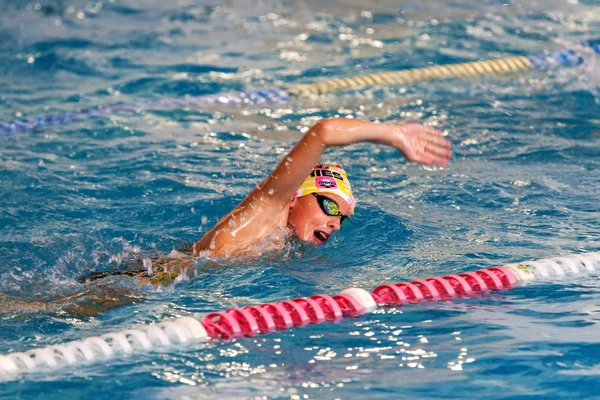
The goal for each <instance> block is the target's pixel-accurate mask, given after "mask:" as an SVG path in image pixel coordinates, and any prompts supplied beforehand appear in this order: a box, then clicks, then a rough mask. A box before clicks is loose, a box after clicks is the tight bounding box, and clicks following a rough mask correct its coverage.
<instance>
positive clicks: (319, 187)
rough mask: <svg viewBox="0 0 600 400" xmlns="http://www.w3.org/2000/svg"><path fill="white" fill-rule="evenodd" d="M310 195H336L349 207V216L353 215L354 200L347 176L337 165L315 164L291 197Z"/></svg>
mask: <svg viewBox="0 0 600 400" xmlns="http://www.w3.org/2000/svg"><path fill="white" fill-rule="evenodd" d="M311 193H332V194H337V195H338V196H340V197H341V198H342V199H344V200H345V201H346V203H348V205H349V206H350V214H352V213H354V206H356V199H355V198H354V196H352V187H351V186H350V181H349V180H348V174H346V171H344V168H342V166H341V165H338V164H317V165H315V167H314V168H313V170H312V172H311V174H310V175H309V176H308V178H306V179H305V180H304V182H303V183H302V185H300V188H299V189H298V190H297V191H296V193H294V196H293V197H302V196H306V195H307V194H311Z"/></svg>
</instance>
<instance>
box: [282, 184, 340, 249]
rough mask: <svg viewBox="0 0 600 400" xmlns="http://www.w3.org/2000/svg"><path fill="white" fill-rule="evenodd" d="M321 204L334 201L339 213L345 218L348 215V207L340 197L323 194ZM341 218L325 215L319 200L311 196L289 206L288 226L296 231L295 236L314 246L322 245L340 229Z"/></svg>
mask: <svg viewBox="0 0 600 400" xmlns="http://www.w3.org/2000/svg"><path fill="white" fill-rule="evenodd" d="M320 196H321V202H323V200H325V203H326V202H327V200H329V201H334V202H335V203H336V204H337V207H338V209H339V212H340V213H341V214H342V215H344V216H346V215H348V214H349V213H350V211H351V210H350V205H348V203H346V202H345V201H344V200H343V199H342V198H341V197H340V196H338V195H336V194H332V193H324V194H322V195H320ZM341 222H342V216H340V215H327V214H326V213H325V211H323V209H322V208H321V206H320V205H319V199H318V197H317V196H314V195H313V194H309V195H306V196H302V197H298V198H296V199H294V200H293V201H292V203H291V205H290V212H289V216H288V224H289V225H291V226H292V227H293V228H294V229H295V230H296V236H298V237H299V238H300V239H302V240H304V241H306V242H311V243H314V244H323V243H325V242H326V241H327V240H328V239H329V236H330V235H331V233H332V232H334V231H337V230H339V229H340V226H341Z"/></svg>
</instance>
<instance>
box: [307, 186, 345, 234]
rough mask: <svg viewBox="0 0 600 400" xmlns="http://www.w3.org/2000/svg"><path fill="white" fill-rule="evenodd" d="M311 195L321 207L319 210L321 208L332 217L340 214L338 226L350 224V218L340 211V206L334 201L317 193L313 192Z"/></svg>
mask: <svg viewBox="0 0 600 400" xmlns="http://www.w3.org/2000/svg"><path fill="white" fill-rule="evenodd" d="M313 195H314V196H315V197H316V198H317V202H318V203H319V207H321V210H323V212H324V213H325V214H326V215H330V216H332V217H337V216H340V217H341V218H340V226H342V227H344V228H347V227H349V226H350V218H348V216H347V215H344V214H342V213H341V212H340V208H339V207H338V205H337V203H336V202H335V201H333V200H331V199H330V198H329V197H326V196H323V195H320V194H318V193H313Z"/></svg>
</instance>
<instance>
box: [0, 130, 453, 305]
mask: <svg viewBox="0 0 600 400" xmlns="http://www.w3.org/2000/svg"><path fill="white" fill-rule="evenodd" d="M360 142H375V143H380V144H383V145H388V146H392V147H395V148H396V149H398V150H399V151H400V152H401V153H402V154H403V155H404V156H405V157H406V158H407V159H408V160H409V161H412V162H417V163H421V164H426V165H433V164H436V165H446V164H447V163H448V160H449V159H450V157H451V151H450V142H449V141H448V140H446V139H444V138H443V136H442V133H441V132H440V131H438V130H436V129H434V128H430V127H426V126H424V125H420V124H416V123H405V124H380V123H372V122H367V121H361V120H354V119H345V118H335V119H324V120H322V121H320V122H318V123H317V124H315V125H314V126H313V127H312V128H311V129H309V130H308V131H307V132H306V133H305V134H304V136H303V137H302V138H301V139H300V141H299V142H298V143H297V144H296V145H295V146H294V147H293V148H292V150H291V151H290V152H289V153H288V154H287V155H286V156H285V157H284V158H283V160H282V161H281V162H280V163H279V164H278V165H277V167H276V168H275V170H274V171H273V172H272V173H271V174H270V175H269V176H267V177H266V178H265V179H264V180H263V181H262V182H261V183H260V184H258V185H257V186H256V187H255V188H254V189H253V190H252V191H251V192H250V193H249V194H248V196H246V198H245V199H244V200H242V202H241V203H240V204H239V205H238V206H237V207H235V208H234V209H233V210H231V211H230V212H229V213H228V214H227V215H225V216H224V217H223V218H221V219H220V220H219V222H217V224H216V225H215V226H214V227H213V228H212V229H211V230H210V231H208V232H207V233H206V234H205V235H204V236H203V237H202V238H201V239H200V240H199V241H198V242H196V243H194V244H193V245H192V246H191V248H190V249H187V250H184V251H177V250H173V251H172V252H171V253H170V254H168V255H166V256H161V257H157V258H155V259H154V260H153V261H152V263H151V268H148V266H147V262H146V261H144V262H140V263H139V264H138V265H137V268H136V267H134V268H131V266H130V268H129V269H127V270H121V271H106V272H92V273H91V274H89V275H87V276H84V277H81V278H80V282H82V283H84V282H85V283H89V282H94V283H101V286H98V287H97V288H94V289H93V295H92V296H90V295H89V293H87V294H86V295H85V296H83V297H82V300H84V301H82V302H81V304H79V305H77V304H76V308H73V306H72V305H73V304H72V302H71V301H69V300H70V299H68V298H67V299H66V300H65V299H63V300H61V301H58V300H57V301H53V302H50V303H41V302H36V301H29V302H26V301H21V302H17V301H14V299H12V302H11V304H13V303H14V304H13V307H12V311H16V310H19V311H24V310H31V311H33V310H37V311H43V310H50V309H53V310H57V309H58V310H61V311H62V312H68V313H76V314H79V315H95V313H96V312H97V313H100V312H102V311H105V310H107V309H109V308H112V307H114V306H117V305H121V304H127V303H131V302H136V301H140V300H142V298H141V297H140V296H139V295H138V294H136V293H132V292H129V291H128V290H125V291H123V290H122V289H120V288H116V289H113V291H112V295H111V296H108V297H107V298H109V299H110V301H108V302H107V301H104V298H105V297H106V296H104V295H102V293H104V291H105V290H107V289H106V288H105V287H104V282H102V281H105V278H107V277H110V276H113V275H125V276H130V277H133V278H135V279H137V281H138V283H139V284H142V285H144V284H153V285H159V284H165V283H167V284H168V283H169V282H172V281H173V280H174V279H177V278H178V277H181V276H183V275H184V274H183V272H188V273H189V272H190V270H193V267H194V266H195V264H196V260H197V257H201V256H206V258H207V259H208V260H210V259H212V260H215V259H217V260H224V259H237V258H240V257H241V258H252V257H257V256H259V255H261V254H262V253H264V251H265V249H267V248H268V249H272V250H281V249H284V247H285V245H286V242H287V241H288V239H290V238H297V239H299V240H301V241H304V242H308V243H312V244H313V245H316V246H318V245H321V244H323V243H325V242H327V241H328V240H329V238H330V236H331V235H332V234H333V233H334V232H336V231H338V230H339V229H340V228H341V227H343V226H345V225H347V224H348V223H349V221H350V218H351V216H352V214H353V213H354V208H355V206H356V199H355V198H354V196H353V194H352V187H351V185H350V182H349V181H348V175H347V173H346V171H345V170H344V168H342V166H341V165H338V164H320V160H321V156H322V155H323V153H324V151H325V150H326V149H327V148H330V147H336V146H345V145H350V144H353V143H360ZM147 261H150V260H147ZM96 281H98V282H96ZM1 299H2V297H0V300H1ZM99 299H103V300H102V301H99ZM98 304H99V305H100V306H99V305H98ZM9 308H10V307H9Z"/></svg>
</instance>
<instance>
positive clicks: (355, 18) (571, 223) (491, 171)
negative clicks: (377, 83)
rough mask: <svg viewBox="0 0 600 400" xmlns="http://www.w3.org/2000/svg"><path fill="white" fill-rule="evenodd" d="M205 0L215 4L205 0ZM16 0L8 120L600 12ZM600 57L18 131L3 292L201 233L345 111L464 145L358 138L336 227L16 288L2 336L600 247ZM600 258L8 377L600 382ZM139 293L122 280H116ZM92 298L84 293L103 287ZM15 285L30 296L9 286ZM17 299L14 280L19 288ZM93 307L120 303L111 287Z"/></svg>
mask: <svg viewBox="0 0 600 400" xmlns="http://www.w3.org/2000/svg"><path fill="white" fill-rule="evenodd" d="M198 3H200V4H198ZM321 3H322V2H317V1H277V2H276V1H261V2H257V3H256V4H252V5H250V3H247V2H243V1H227V2H217V1H203V2H193V1H185V0H182V1H177V2H164V1H163V2H159V1H128V2H124V1H119V0H115V1H112V0H111V1H96V2H85V1H68V0H67V1H59V0H54V1H51V0H42V1H39V2H33V3H29V2H25V1H6V0H3V1H0V35H1V37H2V38H3V40H1V41H0V68H1V70H2V74H0V121H6V120H14V119H19V118H30V117H36V116H41V115H48V114H52V113H59V112H61V111H69V110H75V109H78V108H86V107H91V106H95V105H99V104H111V103H115V102H143V101H148V100H152V99H161V98H165V97H179V96H184V95H195V96H197V95H204V94H215V93H220V92H233V91H244V90H250V89H255V88H270V87H281V86H283V85H285V84H291V83H308V82H314V81H318V80H324V79H327V78H332V77H344V76H353V75H362V74H366V73H371V72H381V71H389V70H397V69H403V68H416V67H425V66H430V65H436V64H446V63H452V62H466V61H474V60H480V59H493V58H497V57H501V56H511V55H531V54H537V53H542V52H544V51H546V50H548V51H550V50H558V49H561V48H563V47H564V46H571V45H573V44H576V43H579V42H581V41H582V40H584V39H590V38H595V37H600V4H599V3H598V2H597V1H596V0H585V1H577V0H573V1H572V0H568V1H567V0H564V1H563V0H561V1H556V0H553V1H533V2H531V1H513V2H504V1H502V2H499V1H492V0H490V1H484V2H476V3H473V2H469V1H458V0H455V1H451V2H450V1H440V0H435V1H428V2H417V1H413V2H410V3H406V4H398V2H393V1H387V0H386V1H379V2H376V3H373V2H367V1H359V0H353V1H339V0H336V1H328V2H326V3H325V4H321ZM598 62H599V59H598V58H596V59H594V58H593V57H590V58H589V59H588V61H587V62H586V63H585V64H584V65H582V66H580V67H577V68H574V69H559V70H556V71H548V72H540V71H538V72H529V73H523V74H518V75H508V76H504V77H480V78H476V79H465V80H445V81H435V82H427V83H419V84H415V85H411V86H394V87H385V88H368V89H363V90H359V91H352V92H342V93H338V94H334V95H333V94H332V95H326V96H323V97H321V98H319V99H311V100H297V101H293V102H290V103H288V104H275V105H256V106H248V107H212V108H211V107H207V108H203V109H198V108H185V109H170V110H163V111H160V110H157V111H152V112H144V113H122V114H116V115H112V116H109V117H103V118H98V119H94V120H90V121H84V122H77V123H74V124H72V125H68V126H64V127H49V128H47V129H43V130H37V131H33V132H26V133H18V134H14V135H11V136H8V137H2V138H0V140H1V142H2V144H1V150H0V163H1V165H0V182H1V188H2V189H1V190H0V227H1V229H0V293H1V294H2V296H10V297H7V298H10V299H15V298H16V299H20V300H26V301H53V300H55V299H59V298H64V297H65V296H70V298H72V299H73V300H72V301H73V302H74V303H77V302H82V301H83V302H85V301H87V300H86V299H88V298H89V296H90V291H92V292H93V290H94V289H91V288H90V287H89V286H86V285H83V284H81V283H79V282H78V278H79V277H80V276H82V275H85V274H87V273H89V272H90V271H107V270H111V269H118V268H124V266H125V265H126V264H127V262H128V261H129V260H133V259H136V258H139V257H140V256H141V257H146V256H149V255H153V254H166V253H168V252H170V251H171V250H172V249H174V248H176V247H178V246H180V245H181V244H182V243H185V242H191V241H195V240H198V238H200V237H201V235H202V234H203V233H205V232H206V231H207V230H208V229H210V227H211V226H212V225H213V224H214V223H215V222H216V221H217V220H218V219H219V218H220V217H221V216H222V215H223V214H224V213H226V212H227V211H229V210H230V209H231V208H232V207H234V206H235V205H236V204H237V203H238V202H239V201H240V200H241V199H243V198H244V196H245V195H246V194H247V193H248V192H249V190H251V189H252V188H253V187H254V185H256V183H258V182H259V181H260V180H261V179H262V178H263V177H264V176H265V175H266V174H268V173H269V172H270V171H271V170H272V169H273V168H274V166H275V165H276V163H277V162H278V160H279V159H280V158H281V157H282V156H283V154H285V152H286V151H287V150H288V149H290V147H291V146H292V145H293V143H294V142H295V141H296V140H297V139H298V138H299V137H300V135H301V134H302V132H303V131H305V130H306V129H307V127H310V126H311V125H312V124H314V123H315V122H316V121H318V120H319V119H320V118H323V117H331V116H347V117H354V118H364V119H370V120H379V121H382V122H394V121H401V120H412V121H419V122H422V123H426V124H429V125H432V126H436V127H438V128H439V129H442V130H443V131H444V132H445V133H446V134H447V138H448V139H450V140H451V141H452V143H453V151H454V155H453V160H452V162H451V164H450V165H449V166H448V167H444V168H441V167H425V166H419V165H415V164H409V163H407V162H406V161H405V160H404V159H402V158H401V157H400V156H399V154H397V153H396V152H395V151H394V150H392V149H390V148H384V147H381V146H378V145H375V144H360V145H354V146H351V147H345V148H337V149H333V150H330V151H328V153H327V154H326V155H325V157H324V160H326V161H337V162H339V163H341V164H343V165H344V166H345V168H346V170H347V171H348V173H349V175H350V178H351V180H352V182H353V185H354V191H355V195H356V196H357V197H358V199H359V204H358V206H357V210H356V215H355V216H354V218H353V225H352V227H351V228H350V229H348V230H345V231H343V232H340V233H339V234H337V235H336V236H335V237H333V238H332V239H331V240H330V241H329V242H328V243H327V244H325V245H324V246H322V247H321V248H319V249H311V248H304V247H302V248H294V251H292V252H291V253H290V254H289V256H288V257H285V258H280V257H264V258H261V259H259V260H255V261H247V262H238V263H234V264H233V265H224V266H214V265H212V266H211V265H201V264H202V263H199V266H198V274H197V277H196V278H194V279H191V280H188V281H184V282H180V283H178V284H171V285H167V286H164V287H162V286H161V287H158V288H154V287H142V288H140V287H138V286H137V285H136V284H135V282H132V281H131V280H130V279H127V278H122V279H115V280H113V281H111V282H110V285H111V288H112V289H113V290H115V291H117V292H119V293H122V292H123V291H128V293H136V296H137V297H135V298H131V297H126V298H125V299H123V300H124V302H125V303H128V302H130V300H135V302H134V303H131V304H125V305H122V306H120V307H116V308H114V309H111V310H108V311H106V312H104V313H101V314H100V315H98V316H89V314H88V313H85V312H83V311H81V310H79V311H77V312H65V311H64V310H63V311H61V310H50V311H47V312H35V311H32V310H29V309H22V308H21V309H17V310H13V311H11V312H9V313H6V310H5V312H4V313H2V314H0V332H1V334H0V335H1V336H0V337H1V338H2V340H1V341H0V354H4V353H8V352H13V351H25V350H29V349H31V348H34V347H44V346H48V345H51V344H56V343H63V342H65V341H68V340H76V339H80V338H83V337H86V336H92V335H99V334H102V333H107V332H112V331H117V330H122V329H125V328H128V327H133V326H137V325H140V324H149V323H154V322H158V321H162V320H164V319H166V318H171V317H177V316H184V315H192V314H194V313H199V314H200V315H205V314H207V313H208V312H210V311H220V310H225V309H227V308H230V307H244V306H247V305H255V304H260V303H265V302H273V301H279V300H283V299H287V298H295V297H299V296H305V295H313V294H317V293H328V294H335V293H337V292H339V291H340V290H342V289H344V288H347V287H363V288H365V289H369V290H371V289H372V288H374V287H375V286H377V285H379V284H381V283H388V282H398V281H406V280H411V279H418V278H425V277H428V276H440V275H445V274H449V273H459V272H463V271H468V270H474V269H479V268H486V267H491V266H493V265H499V264H500V265H501V264H507V263H511V262H516V261H523V260H529V259H538V258H546V257H553V256H559V255H563V254H567V253H571V252H582V251H597V250H598V249H600V240H599V236H600V223H599V222H598V220H599V219H600V206H599V205H598V204H599V203H598V189H597V188H598V187H599V185H600V174H599V173H598V170H599V168H600V161H598V160H600V120H599V119H598V115H600V102H599V100H600V96H599V92H598V87H599V86H600V72H599V71H600V69H599V68H598ZM599 288H600V283H599V281H598V279H597V277H596V276H593V275H592V276H586V277H581V278H569V279H554V280H549V281H546V282H536V283H534V284H529V285H524V286H520V287H517V288H515V289H514V290H511V291H507V292H500V293H491V294H488V295H486V296H482V297H477V298H473V299H457V300H453V301H446V302H440V303H424V304H418V305H410V306H406V307H404V308H402V309H398V308H387V309H380V310H378V311H376V312H375V313H374V314H370V315H366V316H363V317H360V318H357V319H348V320H344V321H342V322H340V323H337V324H323V325H317V326H310V327H305V328H302V329H295V330H291V331H286V332H278V333H276V334H270V335H266V336H262V337H256V338H242V339H240V340H236V341H232V342H226V343H212V344H209V345H203V346H200V345H198V346H191V347H184V348H177V349H174V350H172V351H167V352H150V353H146V354H136V355H135V356H128V357H120V358H116V359H111V360H108V361H107V362H105V363H96V364H91V365H84V366H80V367H77V368H64V369H61V370H57V371H45V372H43V373H38V374H30V375H23V376H21V377H19V378H18V379H16V380H12V381H7V382H2V383H0V397H3V398H24V399H28V398H45V399H63V398H95V399H114V398H153V399H162V398H169V399H174V398H177V399H203V398H223V399H238V398H252V399H254V398H257V399H262V398H268V399H288V398H289V399H305V398H316V399H336V398H339V399H353V398H367V397H369V398H371V399H384V398H385V399H388V398H436V399H440V398H448V399H454V398H456V399H458V398H465V397H473V396H475V397H477V398H481V399H526V398H577V399H580V398H594V397H597V396H598V395H597V393H598V392H599V391H600V379H598V378H599V375H600V342H599V340H598V337H600V292H599ZM117 297H118V296H117ZM82 299H83V300H82ZM3 302H5V303H6V304H8V302H7V301H6V300H4V301H3ZM6 304H5V305H6ZM94 307H100V305H98V304H95V305H94Z"/></svg>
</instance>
